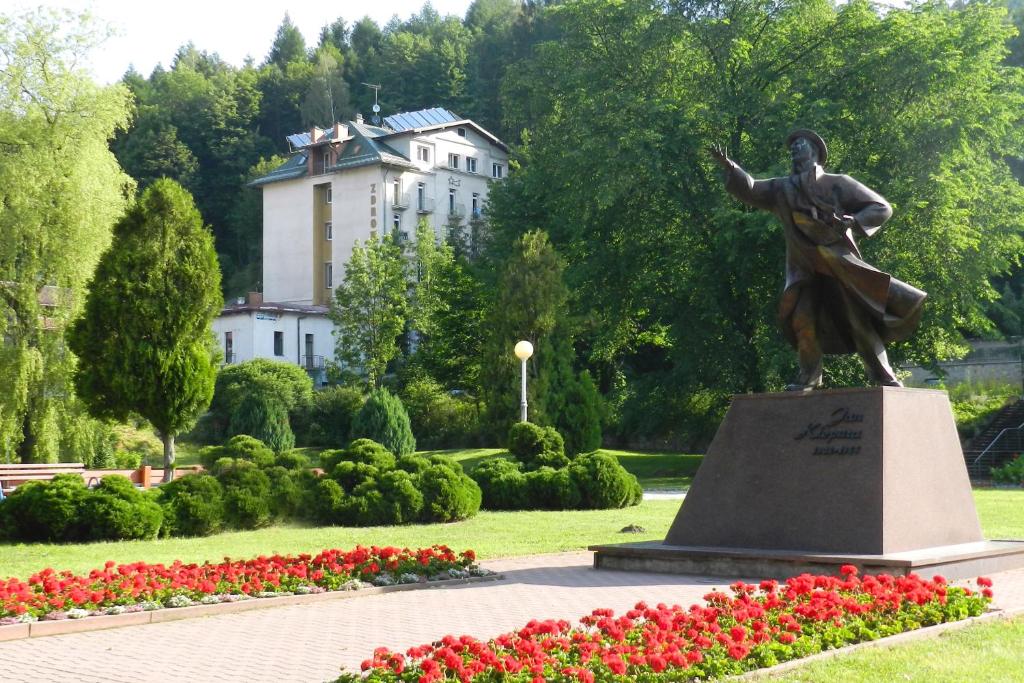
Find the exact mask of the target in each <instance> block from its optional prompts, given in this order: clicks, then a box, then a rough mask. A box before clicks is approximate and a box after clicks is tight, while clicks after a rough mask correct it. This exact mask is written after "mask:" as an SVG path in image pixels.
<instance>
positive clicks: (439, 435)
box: [401, 376, 480, 449]
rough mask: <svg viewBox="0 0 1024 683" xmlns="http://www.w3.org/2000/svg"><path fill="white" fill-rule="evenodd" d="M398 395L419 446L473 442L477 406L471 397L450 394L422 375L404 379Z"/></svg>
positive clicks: (477, 423) (458, 445)
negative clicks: (407, 380) (404, 383)
mask: <svg viewBox="0 0 1024 683" xmlns="http://www.w3.org/2000/svg"><path fill="white" fill-rule="evenodd" d="M401 398H402V403H403V405H405V408H406V410H407V411H408V413H409V422H410V423H411V425H412V432H413V434H418V435H419V437H418V441H419V446H420V448H424V449H427V448H466V447H469V446H472V445H474V444H475V443H476V442H477V440H478V438H479V434H480V410H479V408H478V406H477V405H476V404H475V403H474V402H473V401H472V400H471V399H467V398H465V397H459V396H452V395H451V394H450V393H448V392H447V391H445V389H444V387H443V386H441V384H440V383H439V382H437V381H436V380H434V379H432V378H430V377H426V376H421V377H416V378H414V379H412V380H411V381H410V382H408V383H407V384H406V385H405V387H404V388H403V389H402V393H401Z"/></svg>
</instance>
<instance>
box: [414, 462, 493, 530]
mask: <svg viewBox="0 0 1024 683" xmlns="http://www.w3.org/2000/svg"><path fill="white" fill-rule="evenodd" d="M419 489H420V492H421V493H422V494H423V518H424V519H425V520H426V521H428V522H453V521H455V520H458V519H466V518H467V517H472V516H473V515H475V514H476V513H477V511H478V510H479V509H480V499H481V493H480V487H479V486H477V484H476V482H475V481H473V480H472V479H470V478H469V477H468V476H466V475H465V474H461V473H458V472H455V471H454V470H452V469H451V468H448V467H445V466H444V465H431V466H430V467H428V468H427V469H426V470H425V471H424V472H423V474H421V475H420V477H419Z"/></svg>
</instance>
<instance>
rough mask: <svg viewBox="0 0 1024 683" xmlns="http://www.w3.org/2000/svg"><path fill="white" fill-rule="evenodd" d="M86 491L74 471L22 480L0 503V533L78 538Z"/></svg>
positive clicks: (42, 538)
mask: <svg viewBox="0 0 1024 683" xmlns="http://www.w3.org/2000/svg"><path fill="white" fill-rule="evenodd" d="M88 493H89V490H88V489H87V488H86V487H85V482H84V481H83V480H82V477H81V475H78V474H58V475H57V476H55V477H54V478H53V479H51V480H50V481H30V482H27V483H25V484H22V485H21V486H19V487H18V488H16V489H15V490H14V492H13V493H11V495H10V496H9V497H7V499H5V500H4V501H3V502H2V503H0V535H2V536H3V537H4V538H7V539H10V540H12V541H74V540H78V539H80V538H81V537H82V531H83V529H82V519H81V513H82V504H83V503H84V501H85V497H86V496H87V495H88Z"/></svg>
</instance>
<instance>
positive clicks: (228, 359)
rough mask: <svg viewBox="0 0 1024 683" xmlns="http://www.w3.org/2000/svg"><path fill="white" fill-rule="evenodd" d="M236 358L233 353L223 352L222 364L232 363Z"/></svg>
mask: <svg viewBox="0 0 1024 683" xmlns="http://www.w3.org/2000/svg"><path fill="white" fill-rule="evenodd" d="M236 358H237V357H236V355H235V354H233V353H225V354H224V361H223V364H224V365H233V364H234V363H235V361H236Z"/></svg>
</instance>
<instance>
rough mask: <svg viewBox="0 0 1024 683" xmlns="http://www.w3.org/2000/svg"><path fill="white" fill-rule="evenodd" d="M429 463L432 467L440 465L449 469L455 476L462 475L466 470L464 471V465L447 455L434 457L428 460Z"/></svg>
mask: <svg viewBox="0 0 1024 683" xmlns="http://www.w3.org/2000/svg"><path fill="white" fill-rule="evenodd" d="M427 462H429V463H430V464H431V465H440V466H441V467H447V468H448V469H450V470H451V471H452V472H454V473H455V474H462V473H464V472H465V471H466V470H465V469H463V467H462V463H461V462H459V461H458V460H456V459H455V458H452V457H450V456H447V455H432V456H430V457H429V458H427Z"/></svg>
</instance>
